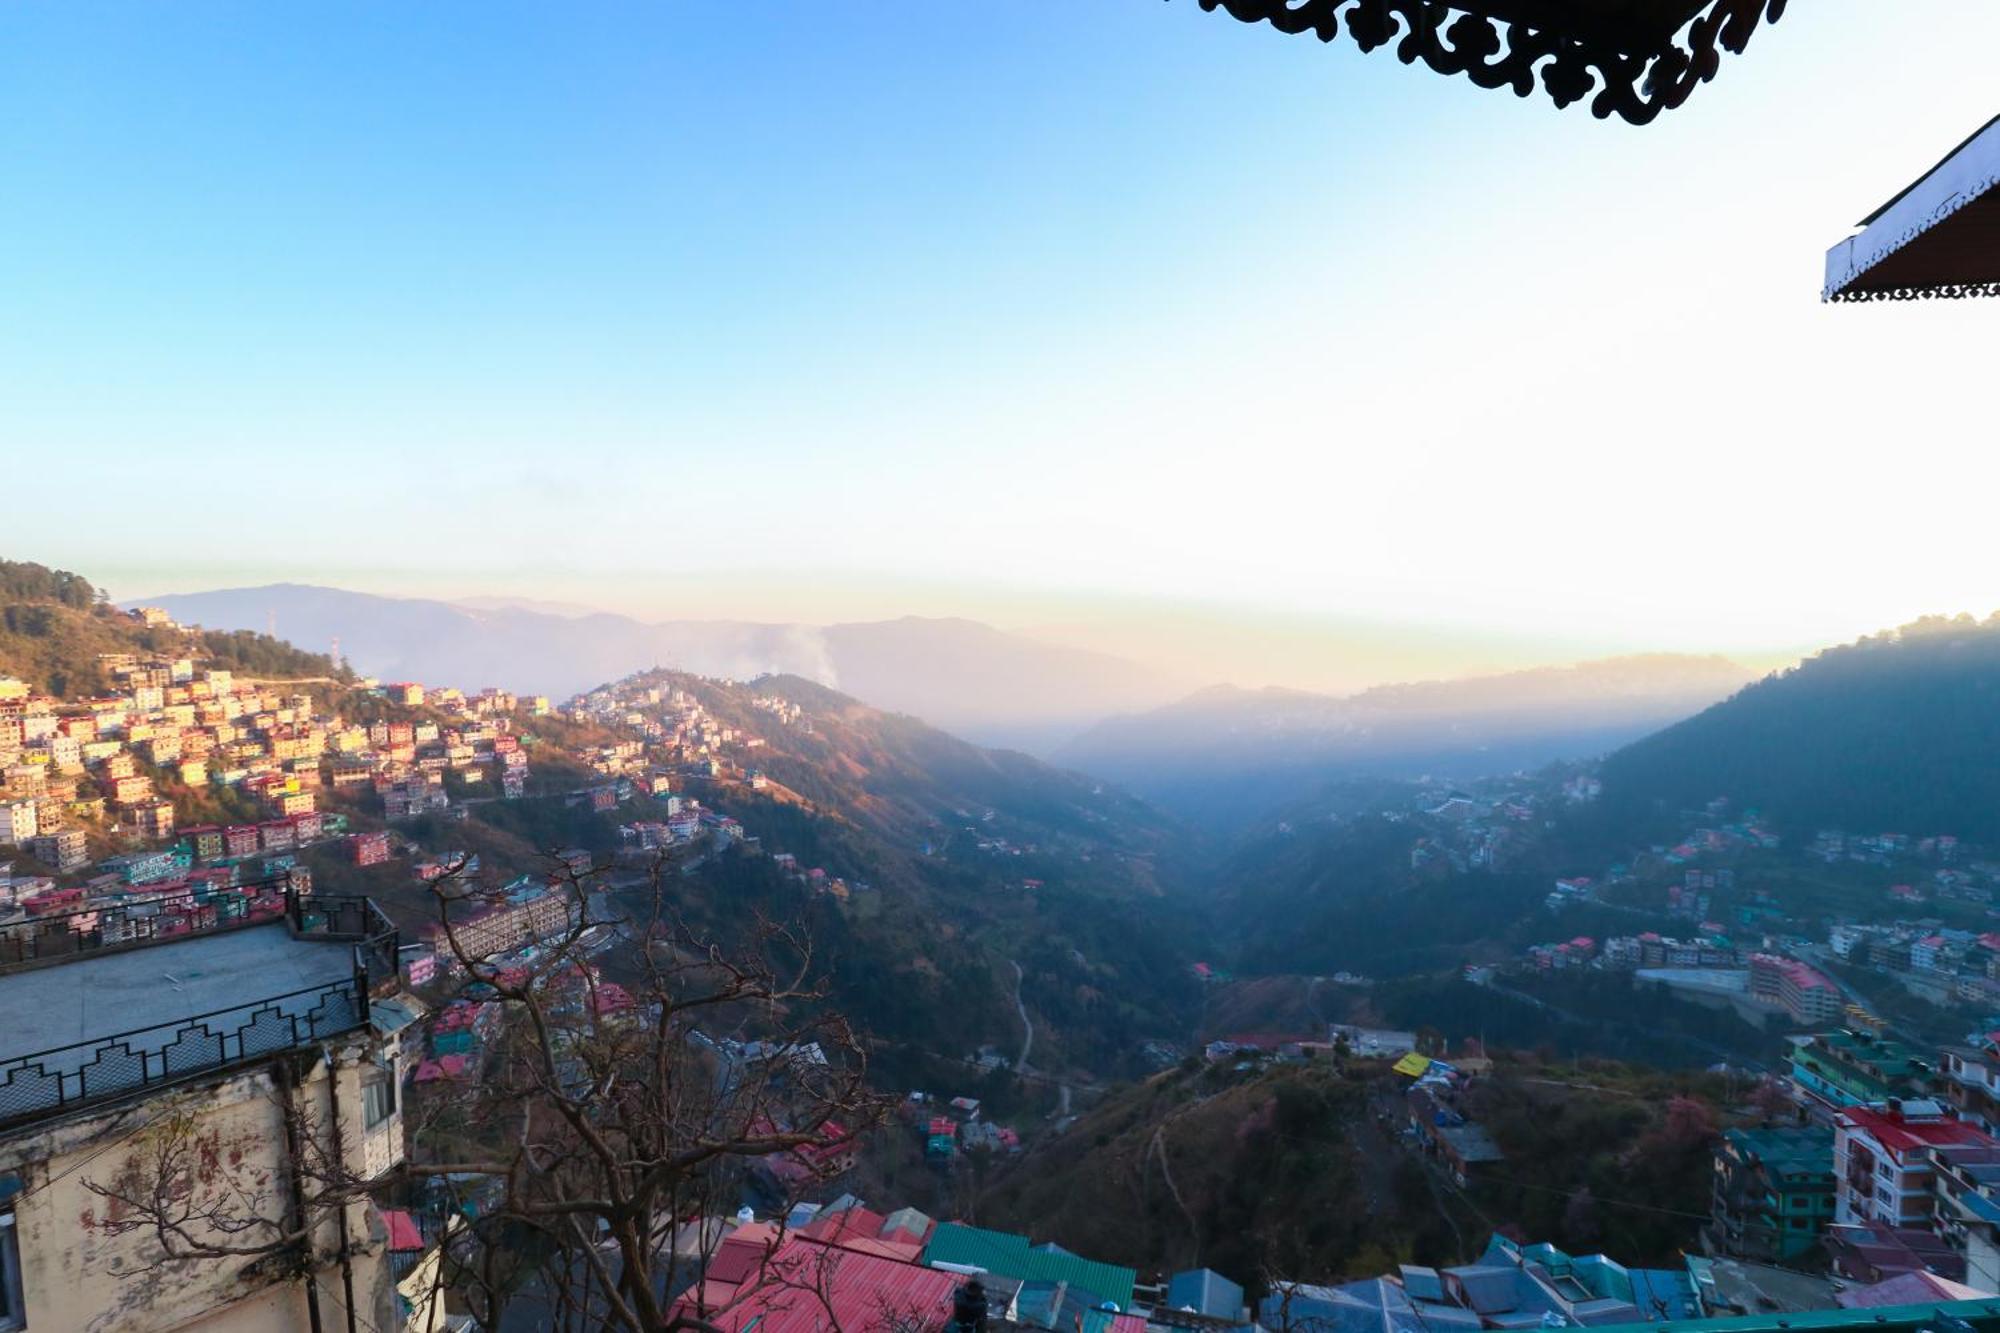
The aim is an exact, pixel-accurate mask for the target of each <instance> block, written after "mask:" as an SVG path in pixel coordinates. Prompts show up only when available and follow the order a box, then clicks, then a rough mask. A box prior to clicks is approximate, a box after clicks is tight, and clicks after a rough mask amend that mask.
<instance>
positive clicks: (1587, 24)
mask: <svg viewBox="0 0 2000 1333" xmlns="http://www.w3.org/2000/svg"><path fill="white" fill-rule="evenodd" d="M1786 3H1787V0H1200V4H1201V7H1202V8H1203V9H1206V10H1209V11H1211V12H1212V11H1214V10H1217V9H1220V10H1222V11H1224V12H1225V13H1227V14H1229V15H1230V16H1231V17H1233V18H1237V19H1241V20H1242V21H1243V22H1245V23H1268V24H1270V25H1271V26H1272V27H1274V28H1276V29H1278V30H1279V31H1280V32H1287V33H1293V34H1301V35H1303V34H1311V35H1312V36H1315V37H1317V38H1319V39H1320V40H1321V41H1323V42H1330V41H1332V40H1334V38H1336V37H1338V36H1339V35H1340V34H1341V32H1342V31H1343V25H1344V30H1345V31H1346V33H1347V35H1348V36H1350V37H1352V38H1353V39H1354V43H1355V45H1357V46H1359V47H1360V48H1361V49H1362V50H1363V51H1374V50H1376V49H1378V48H1380V47H1384V46H1389V45H1391V44H1393V45H1394V49H1395V52H1396V56H1397V58H1398V59H1399V60H1401V61H1402V62H1403V63H1404V64H1406V65H1413V64H1415V63H1416V62H1417V61H1419V60H1421V61H1423V62H1424V63H1425V64H1426V65H1428V66H1430V67H1431V68H1432V69H1433V70H1436V71H1437V72H1438V73H1439V74H1446V75H1454V74H1463V75H1464V76H1465V77H1466V78H1468V79H1470V80H1472V81H1473V82H1474V83H1476V84H1478V85H1479V86H1480V87H1482V88H1507V89H1511V90H1512V91H1513V92H1514V94H1515V95H1516V96H1519V97H1528V96H1532V95H1533V93H1534V91H1535V86H1536V84H1537V83H1538V82H1539V83H1540V85H1541V87H1542V88H1543V90H1544V91H1545V92H1547V93H1548V95H1549V98H1550V100H1552V101H1553V102H1555V104H1556V105H1557V106H1559V107H1567V106H1570V105H1572V104H1574V103H1576V102H1580V101H1582V100H1583V99H1585V98H1586V97H1587V98H1589V99H1590V110H1591V114H1592V115H1595V116H1597V117H1598V118H1599V119H1604V118H1606V117H1609V116H1614V115H1615V116H1620V117H1623V118H1624V119H1625V120H1628V121H1630V122H1631V123H1632V124H1634V125H1645V124H1648V123H1650V122H1651V121H1652V120H1653V119H1654V118H1655V117H1656V116H1658V115H1659V114H1660V113H1661V112H1662V111H1671V110H1673V109H1674V108H1676V107H1678V106H1680V105H1681V104H1682V103H1683V102H1685V101H1687V99H1688V97H1689V96H1690V95H1692V94H1693V92H1694V90H1695V89H1696V88H1698V87H1700V86H1701V85H1702V84H1704V83H1706V82H1708V81H1709V80H1710V79H1712V78H1714V77H1715V74H1716V71H1717V70H1718V69H1719V68H1720V67H1721V63H1722V55H1723V53H1724V52H1732V53H1741V52H1742V50H1743V48H1744V47H1746V46H1748V45H1749V43H1750V38H1751V35H1752V34H1754V33H1755V32H1756V31H1757V28H1758V26H1759V25H1760V24H1762V23H1765V22H1771V23H1775V22H1777V21H1778V19H1779V18H1780V17H1781V16H1783V14H1784V12H1785V5H1786Z"/></svg>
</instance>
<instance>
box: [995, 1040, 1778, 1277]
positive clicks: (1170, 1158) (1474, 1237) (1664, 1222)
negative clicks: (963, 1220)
mask: <svg viewBox="0 0 2000 1333" xmlns="http://www.w3.org/2000/svg"><path fill="white" fill-rule="evenodd" d="M1407 1086H1408V1080H1406V1079H1403V1078H1400V1077H1398V1076H1396V1075H1394V1074H1391V1073H1390V1072H1388V1070H1387V1067H1386V1065H1385V1064H1384V1063H1383V1062H1379V1061H1357V1062H1352V1063H1349V1064H1345V1065H1343V1064H1340V1063H1337V1062H1335V1061H1333V1060H1326V1061H1308V1062H1304V1063H1299V1064H1289V1065H1286V1064H1280V1065H1272V1066H1269V1067H1267V1068H1265V1069H1263V1070H1262V1071H1261V1072H1250V1073H1247V1074H1245V1073H1238V1072H1236V1071H1235V1070H1234V1069H1233V1068H1232V1067H1230V1066H1228V1065H1226V1064H1224V1065H1210V1066H1202V1065H1198V1064H1196V1062H1194V1061H1189V1062H1187V1064H1185V1065H1183V1067H1181V1068H1180V1069H1177V1070H1172V1071H1169V1072H1167V1073H1165V1074H1161V1075H1159V1076H1157V1077H1155V1078H1153V1079H1151V1080H1149V1081H1148V1082H1146V1083H1144V1084H1142V1085H1139V1086H1137V1087H1134V1088H1131V1089H1129V1090H1126V1091H1123V1092H1121V1093H1119V1094H1118V1095H1116V1096H1114V1097H1112V1098H1110V1099H1107V1100H1106V1101H1105V1102H1104V1103H1103V1104H1101V1105H1100V1106H1098V1107H1097V1108H1095V1109H1094V1110H1092V1111H1091V1112H1090V1113H1089V1114H1088V1115H1086V1116H1084V1117H1083V1118H1082V1119H1081V1120H1079V1121H1078V1122H1077V1123H1076V1124H1075V1125H1074V1126H1073V1127H1071V1129H1070V1130H1069V1131H1068V1132H1067V1133H1066V1134H1065V1135H1064V1136H1063V1137H1062V1138H1061V1139H1059V1140H1057V1141H1055V1142H1054V1143H1052V1144H1050V1145H1048V1146H1046V1147H1045V1148H1043V1149H1042V1150H1041V1151H1039V1152H1038V1153H1037V1154H1035V1155H1034V1156H1032V1157H1030V1158H1028V1159H1026V1160H1024V1161H1023V1162H1021V1163H1020V1164H1019V1165H1017V1166H1015V1167H1013V1168H1012V1169H1010V1170H1006V1171H1004V1172H1002V1173H1000V1174H999V1175H998V1176H997V1177H996V1178H995V1179H994V1181H993V1182H992V1183H991V1184H990V1186H989V1188H988V1189H987V1191H986V1193H985V1194H984V1196H983V1197H982V1198H981V1199H980V1201H979V1218H978V1220H979V1221H980V1222H981V1223H982V1224H983V1225H988V1226H998V1227H1012V1228H1015V1229H1019V1230H1023V1231H1028V1232H1031V1233H1032V1234H1033V1236H1034V1237H1035V1239H1037V1240H1044V1239H1047V1240H1053V1241H1055V1242H1057V1243H1059V1244H1062V1245H1065V1246H1067V1247H1069V1248H1071V1249H1074V1250H1077V1251H1079V1252H1080V1253H1086V1254H1091V1255H1094V1256H1099V1257H1102V1258H1105V1259H1107V1260H1112V1261H1115V1262H1119V1263H1124V1264H1128V1265H1131V1266H1133V1267H1136V1268H1139V1269H1141V1270H1144V1271H1157V1272H1172V1271H1174V1270H1176V1269H1179V1268H1184V1267H1189V1266H1193V1265H1196V1264H1203V1265H1207V1266H1210V1267H1213V1268H1215V1269H1217V1270H1218V1271H1220V1272H1222V1273H1224V1274H1225V1275H1226V1276H1229V1277H1231V1278H1233V1279H1235V1280H1237V1281H1239V1282H1242V1283H1244V1284H1245V1285H1246V1286H1247V1287H1250V1288H1252V1289H1253V1290H1255V1289H1256V1288H1258V1287H1259V1286H1261V1285H1262V1284H1263V1282H1264V1281H1265V1280H1266V1279H1268V1278H1269V1277H1272V1276H1282V1277H1289V1278H1295V1279H1299V1280H1305V1281H1333V1280H1338V1279H1342V1278H1359V1277H1370V1276H1375V1275H1377V1274H1379V1273H1381V1272H1383V1271H1384V1270H1386V1269H1388V1268H1390V1267H1392V1266H1393V1265H1394V1264H1396V1263H1399V1262H1402V1263H1407V1262H1415V1263H1430V1264H1437V1263H1454V1262H1466V1261H1469V1260H1470V1259H1471V1258H1473V1257H1475V1256H1476V1255H1477V1253H1478V1252H1479V1251H1480V1249H1482V1248H1483V1247H1484V1245H1485V1242H1486V1239H1487V1237H1488V1236H1489V1235H1490V1234H1491V1233H1492V1232H1493V1231H1494V1230H1495V1229H1496V1228H1500V1227H1507V1228H1509V1229H1510V1230H1512V1231H1514V1232H1516V1233H1517V1234H1520V1235H1525V1236H1528V1237H1530V1238H1532V1239H1536V1240H1543V1239H1546V1240H1552V1241H1555V1242H1557V1243H1559V1244H1562V1245H1565V1246H1567V1247H1570V1248H1572V1249H1573V1250H1577V1251H1586V1252H1587V1251H1591V1250H1596V1249H1599V1248H1602V1249H1605V1250H1607V1251H1609V1252H1612V1253H1616V1254H1618V1255H1619V1256H1620V1257H1621V1258H1624V1259H1626V1260H1628V1261H1630V1262H1658V1263H1668V1264H1673V1263H1677V1262H1678V1252H1679V1250H1680V1249H1681V1247H1683V1246H1686V1245H1689V1244H1691V1243H1692V1242H1693V1240H1694V1236H1695V1231H1696V1229H1697V1227H1698V1226H1699V1225H1700V1220H1701V1218H1702V1217H1703V1216H1705V1214H1706V1209H1707V1191H1708V1188H1709V1172H1710V1165H1709V1160H1710V1159H1709V1152H1710V1148H1711V1146H1712V1144H1713V1142H1714V1139H1715V1136H1716V1135H1717V1133H1718V1132H1719V1125H1720V1124H1722V1123H1723V1122H1724V1121H1725V1120H1726V1119H1727V1118H1728V1117H1727V1116H1726V1115H1725V1114H1724V1112H1723V1111H1722V1110H1721V1109H1720V1108H1722V1107H1725V1106H1728V1105H1730V1104H1731V1103H1732V1099H1733V1098H1734V1097H1736V1096H1737V1095H1738V1094H1740V1093H1741V1092H1742V1089H1740V1088H1736V1087H1733V1086H1731V1085H1730V1084H1728V1083H1727V1082H1725V1081H1724V1080H1722V1079H1720V1078H1717V1077H1714V1076H1710V1075H1698V1074H1684V1075H1669V1074H1662V1073H1658V1072H1655V1071H1651V1070H1646V1069H1640V1068H1634V1067H1631V1066H1626V1065H1621V1064H1616V1063H1612V1062H1604V1061H1594V1062H1586V1063H1584V1064H1582V1065H1562V1066H1552V1065H1546V1064H1543V1063H1541V1062H1539V1061H1537V1060H1535V1059H1534V1058H1532V1057H1525V1056H1518V1055H1517V1056H1503V1057H1502V1058H1501V1059H1500V1060H1499V1061H1498V1062H1497V1065H1496V1072H1495V1074H1494V1075H1493V1076H1492V1077H1490V1078H1488V1079H1486V1080H1484V1081H1482V1082H1481V1083H1480V1084H1478V1085H1476V1086H1475V1088H1474V1089H1473V1090H1472V1091H1471V1092H1470V1093H1469V1094H1468V1099H1469V1100H1468V1109H1469V1110H1470V1111H1471V1112H1472V1113H1473V1115H1474V1116H1475V1118H1476V1119H1478V1120H1479V1121H1480V1122H1481V1123H1483V1124H1485V1125H1486V1126H1487V1128H1488V1130H1489V1132H1490V1133H1491V1134H1492V1136H1493V1137H1494V1139H1495V1140H1496V1142H1498V1143H1499V1145H1500V1146H1501V1148H1502V1150H1503V1151H1504V1152H1505V1153H1506V1154H1507V1160H1506V1162H1505V1163H1504V1164H1502V1165H1500V1166H1499V1167H1498V1168H1496V1169H1495V1170H1494V1171H1493V1173H1492V1175H1491V1177H1490V1178H1488V1179H1486V1180H1483V1181H1481V1182H1477V1183H1475V1185H1474V1186H1473V1187H1472V1189H1471V1190H1470V1191H1468V1192H1461V1191H1459V1190H1458V1189H1457V1188H1456V1187H1455V1186H1453V1185H1452V1184H1451V1182H1450V1181H1449V1179H1448V1178H1446V1177H1444V1176H1443V1175H1442V1174H1441V1173H1439V1172H1438V1171H1437V1169H1436V1168H1434V1167H1432V1166H1429V1165H1427V1164H1426V1163H1425V1161H1424V1160H1423V1159H1422V1157H1421V1156H1420V1155H1418V1154H1416V1153H1414V1152H1413V1151H1411V1150H1410V1149H1409V1148H1408V1147H1407V1146H1406V1145H1405V1144H1404V1143H1402V1142H1401V1141H1400V1139H1399V1131H1400V1129H1401V1127H1402V1125H1403V1123H1404V1115H1405V1113H1404V1110H1403V1091H1404V1089H1405V1088H1406V1087H1407Z"/></svg>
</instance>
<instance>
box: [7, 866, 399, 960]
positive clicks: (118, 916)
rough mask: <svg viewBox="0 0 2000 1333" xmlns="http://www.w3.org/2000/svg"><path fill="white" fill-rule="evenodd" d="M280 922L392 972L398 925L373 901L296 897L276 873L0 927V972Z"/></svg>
mask: <svg viewBox="0 0 2000 1333" xmlns="http://www.w3.org/2000/svg"><path fill="white" fill-rule="evenodd" d="M280 920H282V921H285V922H287V923H288V924H289V925H290V927H291V931H292V933H293V934H294V935H297V936H299V937H301V938H310V937H314V936H317V937H320V938H322V939H327V940H342V941H352V942H354V945H355V965H356V967H357V968H360V969H364V970H365V971H366V972H367V974H368V977H369V980H370V981H371V982H372V983H374V984H382V983H384V982H386V981H387V980H388V979H389V978H391V977H393V976H394V975H395V973H396V963H397V952H398V950H399V948H400V946H401V943H402V937H401V934H400V932H399V931H398V930H397V929H396V923H395V922H393V921H391V920H390V919H389V918H388V917H387V916H386V915H384V914H383V912H382V909H381V908H379V907H377V906H376V905H375V902H374V900H373V899H371V898H367V897H364V896H360V895H355V894H311V893H307V894H301V893H299V892H298V891H297V890H296V889H295V888H293V886H292V883H291V880H290V877H288V876H284V875H278V876H275V877H272V878H269V879H260V880H251V881H248V882H246V883H242V884H232V885H223V886H218V887H215V888H212V889H209V888H204V889H195V888H181V889H171V890H168V891H167V892H165V893H156V894H149V895H147V896H145V897H135V898H130V899H126V900H124V901H122V902H116V903H106V904H103V905H101V906H96V907H82V908H78V909H76V910H74V911H69V912H57V913H51V914H50V915H48V916H33V917H27V918H25V919H23V920H20V921H12V922H8V923H6V924H4V925H0V974H5V973H7V972H11V971H17V970H20V969H23V968H28V967H35V966H39V965H43V964H49V963H60V962H66V961H69V960H71V959H76V958H80V957H87V956H88V955H90V954H94V953H100V952H104V951H106V950H112V949H128V948H133V947H136V946H141V945H146V944H167V943H171V942H173V941H174V940H181V939H187V938H189V937H190V936H194V935H207V934H213V933H216V932H218V931H224V930H235V929H238V928H240V927H243V926H256V925H264V924H267V923H269V922H273V921H280Z"/></svg>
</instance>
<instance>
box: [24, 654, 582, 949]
mask: <svg viewBox="0 0 2000 1333" xmlns="http://www.w3.org/2000/svg"><path fill="white" fill-rule="evenodd" d="M101 665H102V666H103V667H104V669H105V671H106V673H107V674H108V675H109V676H110V677H111V679H113V680H114V681H116V682H117V689H116V691H115V692H113V693H111V694H107V695H104V696H102V697H96V698H86V699H75V700H62V699H57V698H54V697H51V696H48V695H44V694H39V693H37V692H36V691H34V690H32V689H31V688H29V687H28V686H27V685H26V684H25V683H24V682H22V681H19V680H14V679H0V773H4V777H5V782H4V786H0V844H4V845H10V846H13V847H16V848H18V849H19V850H20V852H21V853H22V854H23V855H24V856H27V857H32V858H33V859H34V861H35V862H37V863H38V864H39V865H40V866H41V867H42V873H41V874H39V875H24V876H19V877H12V876H10V877H9V882H8V885H7V888H6V890H5V891H4V895H0V913H4V912H6V911H8V910H13V911H18V912H26V911H32V910H34V908H35V907H36V905H37V904H41V905H44V906H45V905H46V901H45V900H44V899H43V897H42V895H43V894H45V893H49V892H55V891H57V889H58V886H59V885H61V884H63V882H64V881H66V880H69V879H71V878H72V877H84V878H87V879H88V883H87V885H86V887H87V888H88V889H90V890H93V891H94V890H102V891H105V892H118V891H122V890H123V889H126V888H129V887H131V886H135V885H152V886H156V887H159V886H167V885H170V884H173V883H176V882H182V881H186V880H187V879H188V878H189V876H188V872H189V870H190V869H191V867H193V866H195V865H197V864H200V865H205V866H212V867H226V866H228V865H231V864H234V863H240V862H243V861H245V860H247V859H250V858H254V857H258V856H283V855H286V854H288V853H290V852H292V851H293V850H295V849H296V848H298V847H300V846H304V845H308V844H311V843H314V842H317V841H320V840H321V839H323V838H325V837H329V836H337V835H339V834H341V833H344V832H345V831H346V820H345V816H344V815H340V814H338V813H323V812H322V811H321V809H320V802H321V796H322V794H323V793H325V792H326V791H328V790H336V791H337V790H339V789H341V788H344V787H350V786H367V787H372V788H373V790H374V791H376V792H377V793H378V794H379V795H380V796H381V798H382V801H383V805H384V810H385V812H386V814H387V815H388V817H389V818H391V819H395V818H401V817H406V816H410V815H416V814H422V813H426V812H428V811H431V810H437V809H442V808H444V807H446V806H447V805H448V804H449V798H448V796H447V795H446V781H445V779H446V774H453V775H455V777H456V779H457V781H458V782H460V783H461V784H482V783H485V782H487V780H488V777H489V774H493V773H497V774H498V777H497V780H496V781H494V783H493V784H492V785H494V786H495V787H497V788H498V792H499V794H501V795H503V796H519V795H520V794H522V792H523V790H524V784H525V782H526V780H527V771H528V761H527V751H526V749H525V748H524V745H523V741H522V737H521V736H520V735H519V734H518V733H517V731H516V730H515V727H514V720H515V715H516V713H517V711H518V710H520V708H521V707H522V701H521V700H519V699H518V698H516V696H514V695H512V694H509V693H507V692H506V691H503V690H486V691H483V692H481V693H479V694H473V695H468V694H466V693H464V692H463V691H460V690H457V689H451V688H444V689H426V688H425V687H424V686H421V685H417V684H414V683H409V682H404V683H399V684H393V685H372V684H370V683H368V682H363V683H362V686H361V687H360V688H361V690H362V692H363V693H364V694H366V693H373V694H376V695H379V696H382V697H385V698H389V699H392V700H395V701H396V702H398V703H405V704H409V705H411V706H421V707H423V708H425V709H427V710H429V711H430V712H431V713H432V714H434V716H431V717H420V718H416V719H410V720H400V721H395V720H385V721H373V722H361V721H348V720H346V719H344V718H343V717H341V716H340V715H339V713H338V712H329V711H323V710H322V709H320V708H319V707H318V706H316V704H315V701H314V698H313V696H312V695H311V694H309V693H304V692H300V691H299V690H298V689H297V687H296V686H287V685H273V684H263V683H259V682H256V681H250V680H243V679H238V678H237V677H236V676H235V675H234V674H233V673H231V672H229V671H226V670H221V669H217V668H213V667H207V666H204V665H202V664H201V662H200V661H198V660H197V659H195V658H193V657H167V658H151V657H144V656H140V655H135V654H114V655H109V656H107V657H105V658H104V659H102V662H101ZM532 702H533V701H531V705H530V709H531V711H532ZM541 702H543V703H544V704H545V702H546V701H541ZM224 790H226V791H229V792H232V793H234V794H235V795H236V796H237V797H238V798H247V799H248V800H249V801H250V802H252V803H254V804H255V805H256V806H257V807H259V808H260V809H261V810H262V812H263V815H264V817H263V818H262V819H259V820H257V821H255V822H248V821H246V822H242V823H234V824H227V825H205V824H204V825H194V826H188V827H177V819H176V814H175V804H174V798H175V797H177V796H183V795H184V796H186V797H188V798H189V799H190V800H198V799H199V798H200V797H202V796H203V795H204V794H206V793H209V792H215V791H224ZM240 803H241V801H240V800H239V804H240ZM107 842H108V843H112V844H114V845H116V844H118V843H123V844H124V845H126V846H127V847H130V848H132V849H133V850H131V851H128V852H125V853H122V854H119V855H116V856H113V857H110V858H108V859H106V860H103V861H101V862H98V863H96V865H95V869H96V870H99V871H101V872H103V873H101V874H98V875H96V876H95V877H94V878H91V877H90V872H91V871H92V869H93V861H92V851H93V844H96V845H97V846H99V847H101V846H102V845H104V844H105V843H107ZM388 850H389V848H388V842H387V839H386V838H385V837H382V836H381V835H379V834H369V835H365V836H364V837H362V838H358V839H357V840H356V841H355V842H354V843H353V846H352V855H353V858H354V860H355V861H356V862H357V863H359V864H364V865H365V864H371V863H373V862H375V861H379V860H382V859H386V857H387V855H388Z"/></svg>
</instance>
